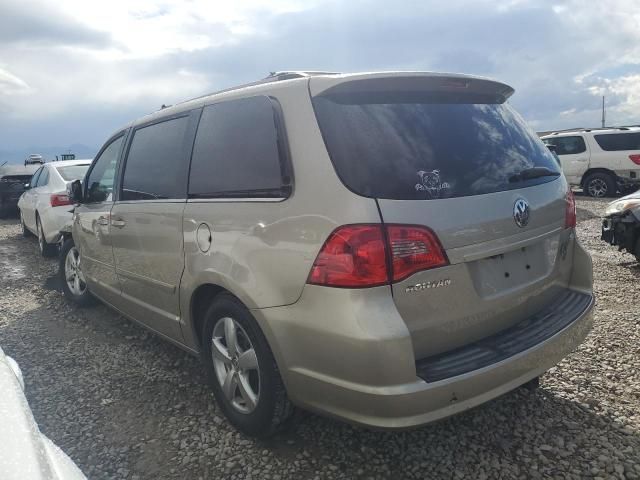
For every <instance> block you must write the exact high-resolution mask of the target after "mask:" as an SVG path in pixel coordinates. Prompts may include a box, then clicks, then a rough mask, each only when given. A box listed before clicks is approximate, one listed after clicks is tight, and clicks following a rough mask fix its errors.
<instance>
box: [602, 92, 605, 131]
mask: <svg viewBox="0 0 640 480" xmlns="http://www.w3.org/2000/svg"><path fill="white" fill-rule="evenodd" d="M604 119H605V112H604V95H603V96H602V128H604Z"/></svg>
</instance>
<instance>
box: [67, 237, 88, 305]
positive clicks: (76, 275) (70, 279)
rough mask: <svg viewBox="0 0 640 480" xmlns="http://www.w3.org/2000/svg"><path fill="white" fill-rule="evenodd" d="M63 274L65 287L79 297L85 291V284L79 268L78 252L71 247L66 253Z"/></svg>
mask: <svg viewBox="0 0 640 480" xmlns="http://www.w3.org/2000/svg"><path fill="white" fill-rule="evenodd" d="M64 273H65V280H66V282H67V286H68V287H69V290H70V291H71V293H73V294H74V295H77V296H81V295H82V294H84V292H86V290H87V283H86V282H85V280H84V275H83V274H82V270H81V268H80V252H79V251H78V249H77V248H76V247H72V248H70V249H69V251H68V252H67V258H65V261H64Z"/></svg>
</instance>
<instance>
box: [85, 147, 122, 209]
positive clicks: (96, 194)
mask: <svg viewBox="0 0 640 480" xmlns="http://www.w3.org/2000/svg"><path fill="white" fill-rule="evenodd" d="M123 140H124V136H122V137H118V138H116V139H115V140H113V141H112V142H111V143H110V144H109V145H108V146H107V148H105V149H104V150H103V151H102V153H101V154H100V156H99V157H98V158H97V159H96V160H95V161H94V163H93V167H92V168H91V173H89V177H88V178H87V200H86V201H87V202H89V203H91V202H104V201H109V202H110V201H112V200H113V184H114V181H115V173H116V165H117V164H118V155H119V154H120V148H121V147H122V141H123Z"/></svg>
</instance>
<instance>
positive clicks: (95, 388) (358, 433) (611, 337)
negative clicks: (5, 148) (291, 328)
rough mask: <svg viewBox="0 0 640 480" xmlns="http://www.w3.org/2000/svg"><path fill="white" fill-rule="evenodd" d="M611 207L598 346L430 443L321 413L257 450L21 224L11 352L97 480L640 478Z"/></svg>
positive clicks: (4, 248) (1, 248)
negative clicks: (80, 294) (67, 294)
mask: <svg viewBox="0 0 640 480" xmlns="http://www.w3.org/2000/svg"><path fill="white" fill-rule="evenodd" d="M605 204H606V202H605V201H603V200H591V199H587V198H584V197H578V215H579V225H578V232H579V233H578V234H579V237H580V239H581V241H582V242H583V243H584V245H586V247H587V248H588V250H589V251H590V252H591V254H592V256H593V260H594V275H595V291H596V294H597V310H596V323H595V328H594V330H593V332H592V333H591V334H590V336H589V337H588V339H587V341H586V342H585V343H584V344H583V345H582V346H581V347H580V348H579V349H578V350H577V351H576V352H575V353H573V354H572V355H570V356H569V357H568V358H567V359H566V360H564V361H563V362H562V363H561V364H559V365H558V366H557V367H555V368H553V369H552V370H551V371H549V372H548V373H547V374H546V375H544V376H543V377H542V380H541V387H540V388H539V389H538V390H535V391H528V390H525V389H519V390H516V391H514V392H512V393H509V394H507V395H505V396H503V397H501V398H499V399H497V400H494V401H492V402H490V403H488V404H486V405H483V406H481V407H479V408H476V409H474V410H472V411H469V412H467V413H464V414H462V415H458V416H456V417H454V418H451V419H449V420H445V421H442V422H439V423H437V424H434V425H430V426H427V427H424V428H421V429H419V430H413V431H409V432H400V433H389V432H371V431H366V430H363V429H359V428H354V427H351V426H348V425H344V424H342V423H338V422H335V421H332V420H328V419H324V418H321V417H317V416H314V415H311V414H309V415H305V416H303V417H302V418H300V419H298V420H297V422H296V423H295V424H294V425H293V426H292V428H291V429H290V430H289V431H288V432H286V433H285V434H283V435H281V436H279V437H276V438H274V439H271V440H269V441H255V440H252V439H247V438H245V437H243V436H242V435H240V434H239V433H237V432H236V431H234V430H233V429H232V428H231V427H229V426H228V425H227V423H226V422H225V420H224V419H223V417H222V415H221V413H220V411H219V410H218V408H217V406H216V405H215V402H214V400H213V398H212V395H211V393H210V392H209V389H208V387H207V386H206V383H205V378H204V375H203V372H202V369H201V368H200V366H199V364H198V361H197V359H195V358H193V357H191V356H189V355H187V354H185V353H183V352H182V351H181V350H179V349H178V348H176V347H174V346H172V345H170V344H168V343H166V342H164V341H162V340H160V339H158V338H156V337H155V336H153V335H151V334H148V333H146V331H145V330H143V329H142V328H140V327H138V326H136V325H134V324H132V323H130V322H128V321H126V320H124V319H123V318H122V317H120V316H118V315H117V314H115V313H113V312H112V311H110V310H108V309H107V308H106V307H104V306H98V307H95V308H91V309H86V310H79V309H77V308H74V307H72V306H70V305H68V304H67V303H66V302H65V301H64V299H63V298H62V297H61V294H60V293H59V292H58V290H57V289H58V285H57V281H56V279H55V277H54V276H55V273H56V270H57V264H56V261H55V260H44V259H41V258H40V257H38V256H37V255H36V252H37V246H36V242H35V240H33V239H23V238H22V237H21V235H20V229H19V226H18V222H17V221H16V220H8V221H7V220H3V221H0V292H1V293H0V345H2V347H3V348H4V349H5V351H6V353H7V354H9V355H11V356H13V357H14V358H15V359H16V360H17V361H18V362H19V364H20V366H21V367H22V369H23V372H24V375H25V380H26V388H27V397H28V399H29V401H30V404H31V407H32V408H33V411H34V414H35V417H36V420H37V421H38V422H39V424H40V427H41V429H42V430H43V432H44V433H45V434H46V435H48V436H49V437H50V438H51V439H52V440H53V441H54V442H56V443H57V444H58V445H60V446H61V447H62V448H63V449H64V450H65V451H66V452H67V453H68V454H69V455H70V456H71V457H72V458H73V459H74V460H75V461H76V463H78V465H79V466H80V467H81V469H82V470H83V471H84V473H85V474H86V475H87V476H88V477H89V478H92V479H106V478H118V479H119V478H127V479H157V478H193V479H205V478H235V479H250V478H252V479H272V480H277V479H289V478H290V479H320V478H335V479H338V478H344V479H360V478H361V479H368V478H394V479H405V478H406V479H411V478H416V479H417V478H473V479H483V478H558V479H560V478H562V479H566V478H575V479H579V478H602V479H605V478H619V479H640V319H639V315H638V312H639V303H640V295H639V293H640V283H639V282H638V280H639V279H640V266H638V264H637V263H636V261H635V260H634V258H633V257H632V256H630V255H629V254H624V253H620V252H617V251H616V250H615V249H614V248H612V247H610V246H608V245H606V244H604V243H603V242H601V241H600V240H599V233H600V232H599V229H600V221H599V218H598V217H599V215H601V214H602V212H603V209H604V205H605ZM0 428H1V427H0ZM1 454H2V453H1V451H0V455H1Z"/></svg>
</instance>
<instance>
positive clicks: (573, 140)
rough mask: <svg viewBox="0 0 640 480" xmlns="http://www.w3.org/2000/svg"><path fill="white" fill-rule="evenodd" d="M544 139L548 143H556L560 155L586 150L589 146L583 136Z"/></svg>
mask: <svg viewBox="0 0 640 480" xmlns="http://www.w3.org/2000/svg"><path fill="white" fill-rule="evenodd" d="M543 141H544V143H546V144H547V145H555V146H556V153H557V154H558V155H575V154H577V153H583V152H586V150H587V146H586V145H585V143H584V139H583V138H582V137H555V138H545V139H544V140H543Z"/></svg>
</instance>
